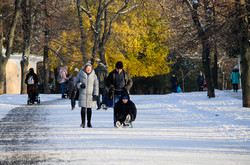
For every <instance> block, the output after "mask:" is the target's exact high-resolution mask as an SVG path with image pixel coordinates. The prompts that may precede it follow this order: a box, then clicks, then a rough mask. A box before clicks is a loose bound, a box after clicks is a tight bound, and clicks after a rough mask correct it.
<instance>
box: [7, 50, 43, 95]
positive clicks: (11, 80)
mask: <svg viewBox="0 0 250 165" xmlns="http://www.w3.org/2000/svg"><path fill="white" fill-rule="evenodd" d="M2 51H3V54H4V53H5V51H6V50H5V49H3V50H2ZM21 60H22V54H21V53H14V54H11V56H10V58H9V60H8V63H7V65H6V94H20V91H21V64H20V62H21ZM41 61H43V56H37V55H30V56H29V66H28V69H29V68H34V71H35V73H37V63H38V62H41ZM25 76H26V75H25Z"/></svg>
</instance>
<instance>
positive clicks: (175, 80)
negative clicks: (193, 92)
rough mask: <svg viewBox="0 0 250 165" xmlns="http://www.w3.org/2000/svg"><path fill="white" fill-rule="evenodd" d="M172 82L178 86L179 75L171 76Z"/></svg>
mask: <svg viewBox="0 0 250 165" xmlns="http://www.w3.org/2000/svg"><path fill="white" fill-rule="evenodd" d="M171 84H172V86H177V85H178V80H177V77H176V76H175V77H173V76H172V77H171Z"/></svg>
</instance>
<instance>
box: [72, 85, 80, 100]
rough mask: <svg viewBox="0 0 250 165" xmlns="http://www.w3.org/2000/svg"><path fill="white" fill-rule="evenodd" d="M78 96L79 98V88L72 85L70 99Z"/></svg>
mask: <svg viewBox="0 0 250 165" xmlns="http://www.w3.org/2000/svg"><path fill="white" fill-rule="evenodd" d="M78 98H79V90H78V89H77V88H76V87H74V89H73V90H72V93H71V100H78Z"/></svg>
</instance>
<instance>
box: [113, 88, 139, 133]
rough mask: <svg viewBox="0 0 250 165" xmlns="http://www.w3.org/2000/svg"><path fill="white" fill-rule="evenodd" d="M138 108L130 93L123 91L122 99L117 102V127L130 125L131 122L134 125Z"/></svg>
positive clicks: (115, 114) (115, 110)
mask: <svg viewBox="0 0 250 165" xmlns="http://www.w3.org/2000/svg"><path fill="white" fill-rule="evenodd" d="M136 114H137V109H136V106H135V104H134V103H133V102H132V101H131V100H130V97H129V95H128V93H127V92H126V91H125V92H123V93H122V95H121V98H120V100H119V101H118V102H117V103H116V104H115V107H114V117H115V120H116V127H117V128H121V127H122V124H123V126H124V127H128V126H129V124H130V125H131V127H133V125H132V122H133V121H135V118H136Z"/></svg>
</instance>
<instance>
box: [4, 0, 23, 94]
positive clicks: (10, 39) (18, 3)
mask: <svg viewBox="0 0 250 165" xmlns="http://www.w3.org/2000/svg"><path fill="white" fill-rule="evenodd" d="M20 6H21V0H15V12H14V15H13V19H12V23H11V26H10V31H9V34H8V43H7V48H6V53H5V57H3V56H0V95H1V94H4V93H6V88H5V84H6V65H7V62H8V60H9V58H10V54H11V52H12V48H13V47H12V46H13V41H14V37H15V29H16V25H17V22H18V17H19V15H20ZM0 47H2V45H1V46H0ZM0 51H2V50H0Z"/></svg>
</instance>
